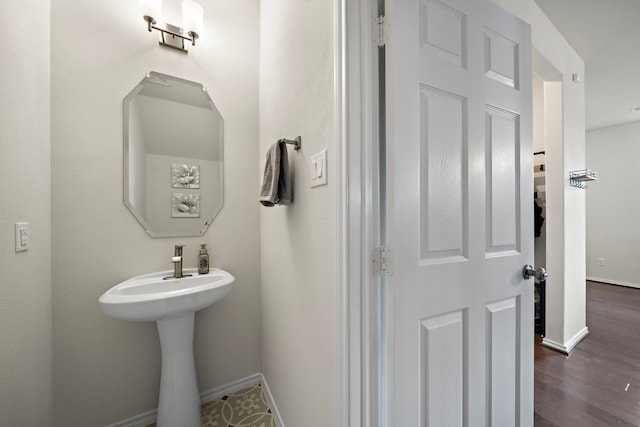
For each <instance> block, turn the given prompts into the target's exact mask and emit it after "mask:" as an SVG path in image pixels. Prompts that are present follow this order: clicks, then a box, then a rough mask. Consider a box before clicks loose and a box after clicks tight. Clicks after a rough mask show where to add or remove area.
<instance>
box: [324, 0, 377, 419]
mask: <svg viewBox="0 0 640 427" xmlns="http://www.w3.org/2000/svg"><path fill="white" fill-rule="evenodd" d="M375 10H377V1H376V0H356V1H350V0H334V138H335V147H336V149H335V159H334V161H335V163H334V164H335V165H336V213H335V215H336V235H335V238H336V259H335V261H336V280H335V282H336V359H335V363H336V369H335V384H336V386H335V390H336V393H335V405H336V406H335V408H336V409H335V424H336V426H344V427H347V426H348V427H357V426H362V427H364V426H367V427H375V426H378V425H380V423H379V422H378V416H379V413H380V411H382V410H383V409H384V408H381V406H384V405H380V401H381V399H382V396H381V395H380V394H379V393H382V390H383V387H382V386H379V385H378V384H379V381H380V377H381V372H380V371H379V368H378V366H380V363H379V357H380V355H381V354H382V352H381V350H382V346H381V345H380V343H379V342H378V341H377V337H378V336H379V334H378V330H377V328H378V326H377V325H378V322H377V318H378V316H379V314H380V313H379V310H378V309H377V295H376V293H375V291H374V290H375V289H376V287H377V285H378V282H379V280H378V278H376V277H374V276H373V273H372V265H371V264H372V263H371V259H372V251H373V248H375V247H376V246H378V243H377V242H378V239H379V233H378V230H379V229H380V224H379V220H378V217H379V210H380V209H379V207H378V204H377V203H376V200H377V191H378V183H377V179H378V171H377V159H378V157H377V149H378V119H377V111H378V110H377V105H376V104H377V84H378V83H377V66H375V64H376V63H377V48H376V47H375V46H374V37H373V35H374V33H373V29H374V16H376V14H375V12H374V11H375Z"/></svg>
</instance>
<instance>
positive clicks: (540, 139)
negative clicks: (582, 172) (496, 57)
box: [531, 75, 547, 268]
mask: <svg viewBox="0 0 640 427" xmlns="http://www.w3.org/2000/svg"><path fill="white" fill-rule="evenodd" d="M532 89H533V97H532V98H533V144H532V147H531V148H532V150H533V152H534V153H537V152H540V151H544V150H545V148H546V147H545V138H544V136H545V135H544V81H543V80H542V79H541V78H540V77H538V76H536V75H534V76H533V82H532ZM533 164H534V165H540V164H542V165H546V157H545V156H544V155H537V156H534V157H533ZM545 175H546V174H545V173H544V172H536V173H534V175H533V176H534V180H533V184H534V187H535V188H534V191H537V190H538V186H541V187H543V189H545V188H544V187H545V186H546V182H545V181H546V180H545ZM545 197H546V189H545V191H544V192H538V202H537V203H538V206H540V207H541V208H542V217H543V218H545V222H543V223H542V229H541V232H540V236H539V237H536V238H535V243H534V244H535V265H536V266H537V267H545V268H546V265H547V227H546V217H547V212H546V210H547V209H546V204H545V200H544V199H545Z"/></svg>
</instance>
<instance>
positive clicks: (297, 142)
mask: <svg viewBox="0 0 640 427" xmlns="http://www.w3.org/2000/svg"><path fill="white" fill-rule="evenodd" d="M278 142H284V143H285V144H291V145H294V146H295V150H299V149H300V147H302V137H301V136H300V135H298V136H297V137H296V139H287V138H280V139H279V140H278Z"/></svg>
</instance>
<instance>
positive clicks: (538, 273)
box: [522, 264, 547, 282]
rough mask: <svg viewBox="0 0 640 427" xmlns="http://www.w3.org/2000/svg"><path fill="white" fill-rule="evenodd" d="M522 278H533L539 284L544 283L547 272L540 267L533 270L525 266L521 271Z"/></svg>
mask: <svg viewBox="0 0 640 427" xmlns="http://www.w3.org/2000/svg"><path fill="white" fill-rule="evenodd" d="M522 276H524V278H525V279H530V278H532V277H535V278H536V279H538V280H539V281H540V282H544V281H545V280H547V270H545V269H544V268H542V267H540V268H538V269H535V270H534V269H533V267H532V266H530V265H529V264H527V265H525V266H524V268H523V269H522Z"/></svg>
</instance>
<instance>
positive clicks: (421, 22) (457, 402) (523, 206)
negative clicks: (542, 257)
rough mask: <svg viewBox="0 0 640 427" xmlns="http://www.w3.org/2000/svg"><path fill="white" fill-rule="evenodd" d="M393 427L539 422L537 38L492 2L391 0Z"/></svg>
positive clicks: (390, 394) (389, 370) (390, 324)
mask: <svg viewBox="0 0 640 427" xmlns="http://www.w3.org/2000/svg"><path fill="white" fill-rule="evenodd" d="M386 19H387V22H389V24H390V25H389V27H390V35H389V37H388V42H387V45H386V50H387V51H386V58H387V70H386V71H387V144H388V149H387V150H388V151H387V153H388V154H387V168H388V170H389V173H388V181H387V194H388V203H387V212H388V217H387V232H388V239H387V242H388V245H389V246H390V248H391V249H392V250H393V252H394V269H393V270H394V271H393V274H392V275H390V276H389V277H388V279H387V295H388V300H387V311H386V315H387V317H386V318H387V323H386V324H387V334H388V340H387V347H388V352H387V356H388V358H387V378H388V379H387V384H388V397H389V406H388V408H387V409H388V413H387V424H388V425H389V426H390V427H391V426H393V427H413V426H420V427H427V426H428V427H446V426H470V427H478V426H496V427H498V426H500V427H515V426H533V328H534V319H533V280H525V279H524V278H523V276H522V268H523V266H524V265H525V264H529V263H532V262H533V238H534V233H533V214H532V211H533V204H532V203H533V194H532V190H531V189H532V188H533V183H532V179H533V172H532V154H531V40H530V28H529V26H528V25H527V24H525V23H523V22H522V21H520V20H518V19H517V18H515V17H513V16H512V15H510V14H508V13H507V12H505V11H504V10H502V9H501V8H499V7H497V6H495V5H493V4H492V3H490V2H489V1H486V0H388V1H387V16H386Z"/></svg>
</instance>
